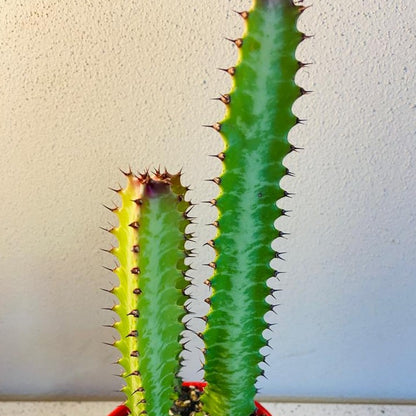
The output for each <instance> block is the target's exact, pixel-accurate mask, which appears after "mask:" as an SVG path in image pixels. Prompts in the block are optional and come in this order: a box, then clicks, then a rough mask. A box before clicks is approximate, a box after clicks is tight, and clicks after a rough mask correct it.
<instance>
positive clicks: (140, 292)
mask: <svg viewBox="0 0 416 416" xmlns="http://www.w3.org/2000/svg"><path fill="white" fill-rule="evenodd" d="M133 293H134V294H135V295H141V294H142V290H141V289H139V288H138V287H136V289H134V290H133Z"/></svg>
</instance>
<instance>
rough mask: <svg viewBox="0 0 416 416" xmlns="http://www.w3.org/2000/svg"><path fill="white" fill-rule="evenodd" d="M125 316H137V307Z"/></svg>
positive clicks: (138, 314)
mask: <svg viewBox="0 0 416 416" xmlns="http://www.w3.org/2000/svg"><path fill="white" fill-rule="evenodd" d="M127 316H134V317H135V318H138V317H139V316H140V313H139V311H138V310H137V309H133V310H132V311H131V312H129V313H128V314H127Z"/></svg>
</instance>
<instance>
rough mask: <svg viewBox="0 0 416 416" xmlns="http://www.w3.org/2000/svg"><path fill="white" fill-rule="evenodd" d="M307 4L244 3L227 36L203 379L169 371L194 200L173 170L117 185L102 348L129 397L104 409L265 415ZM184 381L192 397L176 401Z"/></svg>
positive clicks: (176, 350) (278, 0)
mask: <svg viewBox="0 0 416 416" xmlns="http://www.w3.org/2000/svg"><path fill="white" fill-rule="evenodd" d="M300 3H301V2H300ZM304 9H305V7H304V6H300V5H297V4H294V3H293V1H292V0H254V3H253V6H252V8H251V9H250V10H249V11H244V12H239V14H240V16H241V17H242V18H243V19H244V20H245V22H246V30H245V33H244V35H243V36H242V37H241V38H238V39H234V40H231V41H232V42H233V43H234V44H235V45H236V46H237V47H238V48H239V60H238V62H237V64H236V65H235V67H232V68H228V69H225V70H224V71H226V72H227V73H228V74H230V75H231V76H232V78H233V87H232V90H231V91H230V92H229V93H228V94H224V95H221V96H220V97H219V100H220V101H222V102H223V103H224V104H225V105H226V108H227V110H226V115H225V118H224V119H223V120H222V121H221V122H218V123H214V124H212V125H209V126H208V127H211V128H212V129H213V130H215V131H217V132H219V133H220V134H221V136H222V138H223V140H224V150H223V151H222V152H221V153H219V154H218V155H216V157H217V158H218V159H220V160H221V161H222V162H223V173H222V175H221V176H220V177H218V178H214V179H213V181H214V182H215V183H216V184H218V186H219V187H220V193H219V196H218V198H217V199H214V200H212V201H210V203H211V204H212V205H215V206H216V207H217V208H218V211H219V217H218V220H217V221H215V222H214V223H213V225H214V226H215V227H217V229H218V232H217V236H216V238H215V239H214V240H212V241H209V242H208V244H209V245H210V246H212V247H213V248H214V249H215V251H216V259H215V261H213V262H212V263H210V266H211V267H212V268H213V276H212V277H211V278H210V279H208V280H207V281H206V284H207V285H209V286H210V287H211V290H212V294H211V296H210V297H209V298H208V299H206V300H205V301H206V302H207V303H208V304H209V305H210V310H209V313H208V315H207V316H206V317H205V320H206V322H207V325H206V329H205V331H204V333H203V334H199V336H200V337H201V338H202V339H203V342H204V344H205V348H204V353H205V364H204V365H203V369H204V378H205V381H206V385H205V384H204V385H201V384H195V383H193V384H192V386H193V387H192V388H191V387H190V386H189V384H188V385H186V384H185V386H184V387H181V386H182V381H181V380H180V378H179V377H178V376H177V374H178V371H179V369H180V362H179V361H180V359H179V356H180V353H181V351H182V349H183V348H184V345H183V344H181V343H180V342H179V339H180V336H181V332H182V331H183V330H184V329H185V327H186V325H185V324H184V323H183V322H182V320H183V317H184V315H185V313H186V312H187V306H188V303H187V298H188V296H187V287H188V284H189V281H188V280H187V279H185V277H186V275H187V270H188V266H187V265H186V261H185V259H186V257H187V256H188V255H189V254H190V253H189V251H188V249H187V247H188V246H187V244H186V242H187V241H188V240H190V239H191V238H192V234H190V233H187V226H188V225H189V224H190V223H191V221H192V218H190V216H189V212H190V210H191V208H192V205H191V204H190V203H189V202H188V201H187V200H186V191H187V188H186V187H185V186H183V185H182V184H181V179H180V177H181V175H180V173H177V174H170V173H168V172H167V171H163V172H162V171H160V170H156V171H155V172H154V173H152V174H151V173H149V172H143V173H141V174H137V175H135V174H133V172H131V171H128V172H125V176H126V178H127V186H126V187H125V188H120V189H115V191H116V192H117V193H118V194H119V196H120V198H121V205H120V206H119V207H116V208H112V209H111V210H112V211H113V212H114V213H115V214H116V215H117V217H118V222H119V224H118V226H116V227H114V228H111V229H109V230H107V231H109V232H110V233H112V234H113V235H114V236H115V237H116V238H117V240H118V246H117V247H113V248H111V249H110V250H109V252H110V253H112V254H113V255H114V256H116V258H117V260H118V263H119V266H117V267H116V268H115V269H113V271H114V272H115V273H116V274H117V276H118V279H119V284H118V286H116V287H113V288H112V289H110V290H108V291H109V292H111V293H112V294H114V295H115V296H116V297H117V298H118V301H119V303H118V304H117V305H115V306H113V307H112V308H110V309H111V310H112V311H114V312H116V313H117V314H118V316H119V321H118V322H116V323H114V324H113V325H112V326H113V327H114V328H116V329H117V330H118V331H119V334H120V338H119V339H118V340H117V341H115V342H114V343H112V344H111V345H113V346H115V347H117V348H118V349H119V351H120V353H121V358H120V359H119V361H118V363H119V364H120V365H121V366H122V367H123V373H122V377H123V378H124V379H125V386H124V387H123V389H122V390H123V391H124V393H125V394H126V397H127V399H126V403H125V405H122V406H120V407H119V408H117V409H116V410H115V411H114V412H113V413H111V415H113V416H115V415H119V416H121V415H123V414H127V413H128V412H130V413H131V414H132V415H133V416H137V415H141V414H148V415H150V416H160V415H168V414H169V413H170V414H175V415H191V414H192V415H201V416H202V415H210V416H230V415H236V416H237V415H239V416H249V415H252V414H256V412H257V415H258V416H260V415H268V413H267V411H266V410H265V409H264V408H262V407H261V406H260V405H259V404H256V405H255V402H254V396H255V394H256V388H255V383H256V380H257V379H258V377H259V376H260V375H262V370H261V368H260V367H259V363H261V362H262V361H264V360H265V358H264V356H263V355H262V353H261V352H260V350H261V349H262V348H263V347H265V346H267V345H268V340H267V339H265V338H264V336H263V335H262V333H263V331H264V330H265V329H267V328H268V327H269V324H268V323H267V322H266V320H265V318H264V317H265V314H266V312H268V311H269V310H270V309H271V307H272V306H271V305H270V304H269V303H267V302H266V297H267V296H268V295H269V294H271V293H273V289H271V288H269V287H268V285H267V283H266V281H267V280H268V279H269V278H271V277H273V276H277V275H278V273H279V272H278V271H276V270H274V269H273V268H272V267H271V266H270V261H271V260H272V259H273V258H276V257H277V258H279V256H280V254H281V253H279V252H275V251H274V250H273V249H272V247H271V243H272V241H273V240H275V239H276V238H279V237H283V236H284V235H285V233H284V232H283V231H281V230H277V229H276V228H275V226H274V221H275V220H276V219H277V218H278V217H280V216H282V215H285V214H286V212H285V210H283V209H281V208H279V207H278V206H277V204H276V201H278V200H279V199H281V198H284V197H288V196H289V195H290V194H289V193H288V192H287V191H286V190H284V189H282V188H281V187H280V184H279V183H280V180H281V179H282V178H283V177H284V176H285V175H291V172H289V170H288V169H287V168H286V167H285V166H284V164H283V159H284V157H285V156H286V155H287V154H288V153H290V152H291V151H294V150H296V147H295V146H293V145H292V144H290V143H289V142H288V133H289V130H290V129H291V128H292V127H293V126H294V125H295V124H297V123H298V122H299V120H298V119H297V117H296V116H295V115H294V114H293V113H292V111H291V107H292V104H293V102H294V101H295V100H296V99H297V98H298V97H299V96H300V95H302V94H303V93H304V91H303V90H302V89H301V88H300V87H298V86H297V85H296V84H295V82H294V76H295V73H296V71H297V70H298V68H300V67H302V66H303V65H304V64H302V63H300V62H299V61H297V59H296V57H295V50H296V47H297V45H298V44H299V43H300V41H301V40H302V39H303V38H304V37H305V36H304V35H303V34H302V33H300V32H299V31H298V30H297V27H296V24H297V19H298V17H299V15H300V14H301V13H302V12H303V10H304ZM193 388H195V389H197V390H198V392H197V393H196V394H197V396H198V400H197V402H196V400H193V399H192V398H191V399H189V400H188V399H183V397H182V395H183V394H184V391H188V392H189V391H190V390H192V389H193ZM202 390H203V391H202ZM191 393H192V392H191ZM193 394H194V396H195V392H194V393H193ZM186 401H187V402H191V404H192V406H193V407H192V408H190V407H189V406H188V407H187V406H186V405H185V404H184V402H186ZM195 403H197V404H195ZM188 404H189V403H188ZM256 406H257V407H256Z"/></svg>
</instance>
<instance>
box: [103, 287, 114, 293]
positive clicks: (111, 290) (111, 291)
mask: <svg viewBox="0 0 416 416" xmlns="http://www.w3.org/2000/svg"><path fill="white" fill-rule="evenodd" d="M100 289H101V290H103V291H104V292H107V293H114V288H111V289H110V290H108V289H104V288H102V287H101V288H100Z"/></svg>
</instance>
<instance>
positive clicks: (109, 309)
mask: <svg viewBox="0 0 416 416" xmlns="http://www.w3.org/2000/svg"><path fill="white" fill-rule="evenodd" d="M101 310H103V311H111V312H114V306H113V307H111V308H101Z"/></svg>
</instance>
